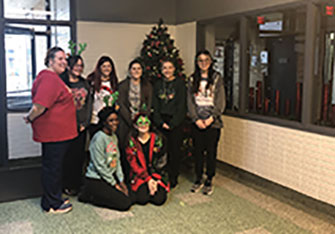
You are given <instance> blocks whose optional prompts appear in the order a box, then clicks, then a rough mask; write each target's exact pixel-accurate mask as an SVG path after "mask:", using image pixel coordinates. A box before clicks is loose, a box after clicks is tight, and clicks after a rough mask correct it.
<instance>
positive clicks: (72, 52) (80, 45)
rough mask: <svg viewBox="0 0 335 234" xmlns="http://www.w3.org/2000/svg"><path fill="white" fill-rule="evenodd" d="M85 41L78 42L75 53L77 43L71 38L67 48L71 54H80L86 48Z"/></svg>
mask: <svg viewBox="0 0 335 234" xmlns="http://www.w3.org/2000/svg"><path fill="white" fill-rule="evenodd" d="M86 46H87V43H80V44H79V51H78V53H76V50H77V44H76V43H75V42H73V41H72V40H70V41H69V49H70V51H71V55H72V56H75V55H80V54H81V53H82V52H83V51H84V50H85V49H86Z"/></svg>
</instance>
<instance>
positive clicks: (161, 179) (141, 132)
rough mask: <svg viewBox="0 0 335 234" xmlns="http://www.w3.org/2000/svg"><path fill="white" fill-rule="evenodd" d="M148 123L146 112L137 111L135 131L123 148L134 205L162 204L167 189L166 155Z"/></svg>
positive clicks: (161, 143)
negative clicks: (133, 193) (128, 169)
mask: <svg viewBox="0 0 335 234" xmlns="http://www.w3.org/2000/svg"><path fill="white" fill-rule="evenodd" d="M150 123H151V122H150V120H149V118H148V115H147V114H146V113H139V114H138V115H137V116H136V117H135V118H134V120H133V125H134V128H135V131H134V133H133V134H132V136H131V137H130V139H129V142H128V146H127V148H126V155H127V160H128V162H129V165H130V176H129V178H130V181H131V189H132V191H134V192H135V196H136V203H137V204H140V205H145V204H147V203H148V202H150V203H152V204H154V205H163V204H164V203H165V201H166V199H167V192H168V191H169V190H170V185H169V183H168V174H167V171H166V165H167V154H166V150H165V144H164V143H163V138H162V137H161V136H159V135H157V134H156V133H153V132H150V131H149V130H150Z"/></svg>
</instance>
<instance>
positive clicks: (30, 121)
mask: <svg viewBox="0 0 335 234" xmlns="http://www.w3.org/2000/svg"><path fill="white" fill-rule="evenodd" d="M26 118H27V120H28V122H29V123H32V122H33V121H32V120H31V119H30V118H29V115H27V117H26Z"/></svg>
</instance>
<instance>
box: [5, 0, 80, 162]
mask: <svg viewBox="0 0 335 234" xmlns="http://www.w3.org/2000/svg"><path fill="white" fill-rule="evenodd" d="M0 1H2V3H3V6H4V7H3V16H2V17H3V18H2V19H1V23H2V24H1V27H0V29H1V32H0V33H2V34H3V36H4V37H3V38H4V47H3V48H0V51H1V53H0V54H2V55H3V56H4V58H5V64H4V66H5V69H1V71H0V72H1V79H2V80H1V82H2V84H4V85H2V86H0V92H1V94H3V93H4V94H6V95H2V96H5V97H6V98H5V100H1V101H0V103H1V108H2V107H3V106H5V109H1V112H2V113H5V114H6V118H5V119H3V118H2V119H1V120H0V121H1V122H0V125H1V126H4V124H6V125H7V128H6V129H7V131H0V134H2V136H1V137H0V141H1V142H0V150H1V152H2V153H1V155H0V164H3V162H6V161H8V160H13V159H22V158H30V157H36V156H40V155H41V152H40V144H36V143H35V142H33V141H32V138H31V128H30V126H28V125H25V124H24V122H23V121H22V117H23V116H25V115H26V114H27V111H28V110H29V109H30V107H31V105H32V101H31V88H32V84H33V81H34V79H35V77H36V76H37V74H38V73H39V72H40V71H41V70H43V69H45V68H46V67H45V65H44V58H45V55H46V52H47V49H48V48H50V47H53V46H59V47H61V48H63V49H64V50H65V52H69V49H68V41H69V40H70V39H71V35H73V34H72V30H74V29H73V27H74V26H75V25H74V23H75V21H74V19H73V17H72V18H71V17H70V12H71V11H70V2H72V1H73V0H25V1H22V0H0ZM1 10H2V9H1ZM70 19H71V20H70ZM73 39H75V38H73ZM2 104H4V105H2ZM1 139H5V140H6V141H5V142H3V140H1Z"/></svg>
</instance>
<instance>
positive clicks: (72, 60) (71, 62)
mask: <svg viewBox="0 0 335 234" xmlns="http://www.w3.org/2000/svg"><path fill="white" fill-rule="evenodd" d="M66 60H67V66H68V67H69V68H70V69H71V70H72V69H73V67H74V65H76V63H77V62H78V60H81V62H82V66H83V67H84V60H83V58H82V57H81V56H80V55H73V56H72V55H70V56H69V57H68V58H67V59H66ZM69 72H70V71H69V70H68V68H67V69H66V70H65V72H64V73H62V74H61V75H60V77H61V78H62V80H63V81H64V83H65V84H66V85H68V86H69V85H70V75H69ZM78 78H79V79H80V80H84V78H83V77H81V76H80V77H78Z"/></svg>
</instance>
